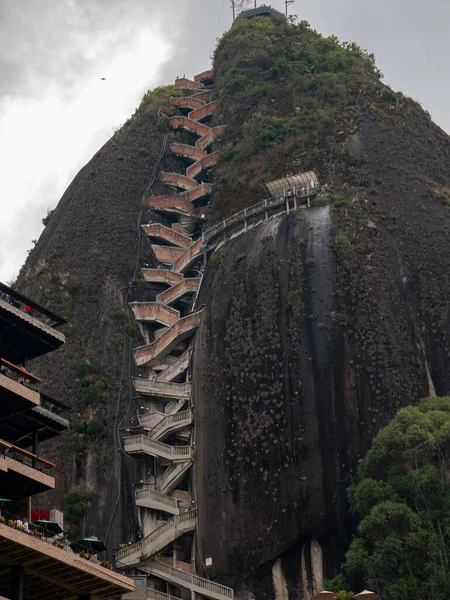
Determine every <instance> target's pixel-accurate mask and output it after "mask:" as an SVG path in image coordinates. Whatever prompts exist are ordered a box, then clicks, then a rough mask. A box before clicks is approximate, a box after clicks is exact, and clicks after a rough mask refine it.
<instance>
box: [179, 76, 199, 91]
mask: <svg viewBox="0 0 450 600" xmlns="http://www.w3.org/2000/svg"><path fill="white" fill-rule="evenodd" d="M175 85H176V86H177V87H180V88H185V89H189V90H199V89H201V88H202V87H203V83H200V82H199V81H192V79H188V78H187V77H178V78H177V79H176V80H175Z"/></svg>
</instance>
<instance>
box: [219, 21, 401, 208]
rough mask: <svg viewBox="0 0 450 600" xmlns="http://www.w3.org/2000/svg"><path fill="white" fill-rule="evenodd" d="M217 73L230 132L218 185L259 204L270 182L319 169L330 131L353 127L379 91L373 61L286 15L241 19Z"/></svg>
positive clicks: (223, 48) (222, 45)
mask: <svg viewBox="0 0 450 600" xmlns="http://www.w3.org/2000/svg"><path fill="white" fill-rule="evenodd" d="M214 68H215V72H216V82H217V99H218V102H219V108H218V111H217V113H216V114H217V115H219V118H220V119H221V121H222V122H223V123H226V124H227V130H228V135H227V139H226V140H225V142H226V143H225V145H224V147H223V149H222V151H221V155H220V160H219V165H218V168H217V173H216V175H217V177H216V183H217V188H218V190H219V193H220V188H221V182H223V184H224V187H225V185H226V187H227V194H228V196H229V192H230V188H231V189H232V190H235V191H236V193H238V194H239V193H240V192H241V191H242V187H243V186H246V187H247V188H250V189H249V190H246V192H247V195H248V192H250V193H252V191H254V193H255V198H256V197H257V193H258V192H256V190H257V189H258V186H259V185H260V184H261V183H262V182H263V181H266V180H267V179H268V178H272V177H278V176H282V175H285V174H286V172H288V171H291V172H292V170H293V169H295V170H296V171H299V170H308V169H310V168H318V166H319V163H320V161H321V160H323V158H324V157H323V156H320V152H319V149H320V146H321V145H323V143H322V142H323V139H324V136H326V135H327V132H329V130H330V129H333V131H338V130H339V129H338V128H340V129H344V130H347V129H348V127H349V126H350V127H351V123H350V121H351V118H350V117H349V114H348V110H349V109H350V108H351V107H352V106H354V105H355V103H356V99H357V98H359V97H360V95H361V94H363V93H364V92H365V90H367V89H368V88H373V87H374V86H375V87H376V86H380V84H379V77H380V73H379V72H378V70H377V69H376V66H375V59H374V56H373V55H371V54H368V53H367V52H366V51H364V50H362V49H361V48H359V47H358V46H357V45H356V44H352V43H343V44H342V43H340V42H339V40H338V39H337V38H336V37H335V36H331V37H328V38H325V37H322V36H321V35H320V34H318V33H317V32H315V31H314V30H312V29H311V28H310V27H309V25H308V23H306V22H302V23H300V24H298V25H294V24H292V23H289V22H288V21H286V19H284V18H283V17H272V18H266V17H262V18H254V19H251V20H247V19H242V20H238V21H236V23H235V24H234V25H233V27H232V28H231V29H230V31H228V32H227V33H226V34H225V35H224V36H223V37H222V39H221V40H220V42H219V44H218V46H217V48H216V50H215V53H214ZM377 89H378V88H377ZM391 94H392V92H391ZM393 96H394V97H395V94H393Z"/></svg>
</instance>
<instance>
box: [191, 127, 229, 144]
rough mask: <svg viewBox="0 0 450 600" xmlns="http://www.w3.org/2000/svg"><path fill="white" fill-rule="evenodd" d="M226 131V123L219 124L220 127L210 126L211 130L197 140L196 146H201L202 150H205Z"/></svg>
mask: <svg viewBox="0 0 450 600" xmlns="http://www.w3.org/2000/svg"><path fill="white" fill-rule="evenodd" d="M199 125H201V123H199ZM205 127H206V125H205ZM224 131H225V126H224V125H219V126H218V127H209V131H208V132H206V133H204V134H203V135H202V136H201V138H200V139H199V140H197V141H196V142H195V147H196V148H200V149H201V150H205V149H206V148H207V147H208V146H209V145H210V144H212V143H213V142H214V140H216V139H217V138H218V137H220V136H221V135H222V134H223V132H224Z"/></svg>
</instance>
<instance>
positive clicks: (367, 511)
mask: <svg viewBox="0 0 450 600" xmlns="http://www.w3.org/2000/svg"><path fill="white" fill-rule="evenodd" d="M358 476H359V483H358V484H356V485H353V486H351V487H350V488H349V490H348V498H349V503H350V509H351V511H352V513H353V514H354V515H355V516H356V517H357V518H358V520H359V524H358V528H357V536H356V537H355V538H354V539H353V541H352V543H351V545H350V548H349V550H348V552H347V554H346V559H345V563H344V565H343V569H344V573H345V574H346V575H347V576H348V577H349V579H350V580H351V581H352V582H357V583H358V584H360V583H362V582H364V584H365V585H366V586H367V587H369V588H372V589H376V590H377V591H378V593H380V594H381V596H382V597H383V600H404V599H405V598H408V599H414V600H448V599H449V598H450V569H449V565H450V398H427V399H425V400H423V401H422V402H421V403H420V404H419V405H418V406H410V407H407V408H404V409H402V410H400V411H399V412H398V413H397V415H396V417H395V418H394V419H393V420H392V421H391V422H390V423H389V425H387V427H385V428H384V429H383V430H381V431H380V432H379V433H378V435H377V436H376V437H375V438H374V440H373V442H372V446H371V448H370V450H369V452H368V453H367V455H366V456H365V457H364V458H363V459H362V460H361V461H360V463H359V467H358Z"/></svg>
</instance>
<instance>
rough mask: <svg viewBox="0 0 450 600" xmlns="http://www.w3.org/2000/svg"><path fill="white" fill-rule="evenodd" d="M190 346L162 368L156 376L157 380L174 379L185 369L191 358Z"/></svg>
mask: <svg viewBox="0 0 450 600" xmlns="http://www.w3.org/2000/svg"><path fill="white" fill-rule="evenodd" d="M191 354H192V348H189V350H186V352H184V354H182V355H181V356H179V357H178V358H177V359H176V360H175V361H174V362H173V363H172V364H171V365H170V366H169V367H167V369H164V371H162V372H161V373H160V374H159V375H158V377H157V380H158V381H171V380H172V379H175V377H177V376H178V375H179V374H180V373H182V372H183V371H185V370H186V369H187V367H188V365H189V361H190V359H191Z"/></svg>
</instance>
